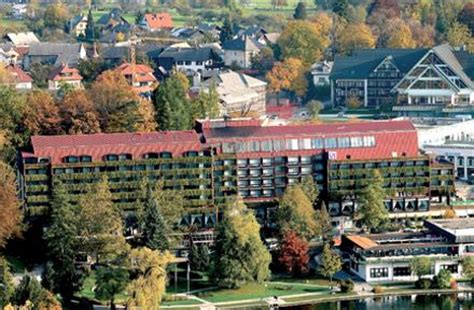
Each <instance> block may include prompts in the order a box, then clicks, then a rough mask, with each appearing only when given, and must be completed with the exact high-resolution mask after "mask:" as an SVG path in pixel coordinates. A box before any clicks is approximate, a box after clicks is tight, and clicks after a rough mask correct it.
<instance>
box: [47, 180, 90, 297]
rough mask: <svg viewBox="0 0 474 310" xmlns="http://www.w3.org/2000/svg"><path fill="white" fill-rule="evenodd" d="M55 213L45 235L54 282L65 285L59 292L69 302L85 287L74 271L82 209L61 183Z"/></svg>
mask: <svg viewBox="0 0 474 310" xmlns="http://www.w3.org/2000/svg"><path fill="white" fill-rule="evenodd" d="M51 210H52V215H51V225H50V227H49V228H48V230H47V231H46V233H45V238H46V244H47V248H48V255H49V260H50V261H51V262H52V265H53V266H52V267H53V269H54V273H53V278H52V280H51V282H52V283H61V285H57V287H55V291H56V292H58V293H60V294H61V296H62V297H63V298H64V299H65V300H68V299H69V298H71V297H72V295H73V294H74V293H75V292H77V291H78V290H79V288H80V287H81V285H82V278H81V276H80V275H79V274H78V273H77V272H76V269H75V267H74V260H75V257H76V253H77V251H78V250H79V243H78V239H77V235H78V226H79V225H80V223H79V222H78V220H77V215H78V209H77V208H76V207H75V206H73V205H72V204H71V202H70V197H69V195H68V193H67V191H66V188H65V187H64V185H63V184H62V183H61V182H59V181H58V182H55V183H54V186H53V197H52V201H51Z"/></svg>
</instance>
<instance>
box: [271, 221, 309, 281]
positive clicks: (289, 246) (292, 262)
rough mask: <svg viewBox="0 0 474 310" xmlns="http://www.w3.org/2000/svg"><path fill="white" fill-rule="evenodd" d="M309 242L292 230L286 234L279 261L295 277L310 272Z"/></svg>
mask: <svg viewBox="0 0 474 310" xmlns="http://www.w3.org/2000/svg"><path fill="white" fill-rule="evenodd" d="M308 250H309V246H308V242H306V241H305V240H303V239H301V238H300V237H298V234H297V233H296V232H294V231H292V230H288V231H286V232H285V235H284V237H283V242H282V245H281V249H280V253H279V257H278V261H279V262H280V264H282V265H283V267H284V268H285V270H286V271H287V272H289V273H292V274H294V275H301V274H303V273H305V272H307V271H308V262H309V255H308Z"/></svg>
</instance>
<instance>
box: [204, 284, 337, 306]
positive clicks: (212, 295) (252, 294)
mask: <svg viewBox="0 0 474 310" xmlns="http://www.w3.org/2000/svg"><path fill="white" fill-rule="evenodd" d="M328 291H329V290H328V288H327V287H326V286H307V285H302V284H299V283H293V284H274V283H268V286H267V288H265V285H264V284H257V283H252V284H247V285H244V286H242V287H240V288H238V289H220V290H216V291H211V292H205V293H202V294H199V295H198V296H199V298H202V299H204V300H206V301H209V302H212V303H219V302H228V301H239V300H242V301H243V300H247V299H259V298H267V297H270V296H287V295H297V294H308V293H323V292H328Z"/></svg>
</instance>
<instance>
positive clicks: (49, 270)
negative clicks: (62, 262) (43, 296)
mask: <svg viewBox="0 0 474 310" xmlns="http://www.w3.org/2000/svg"><path fill="white" fill-rule="evenodd" d="M54 277H55V275H54V265H53V263H52V262H47V263H46V265H45V266H44V270H43V273H42V275H41V286H42V287H44V288H45V289H47V290H48V291H53V290H54V289H55V287H54Z"/></svg>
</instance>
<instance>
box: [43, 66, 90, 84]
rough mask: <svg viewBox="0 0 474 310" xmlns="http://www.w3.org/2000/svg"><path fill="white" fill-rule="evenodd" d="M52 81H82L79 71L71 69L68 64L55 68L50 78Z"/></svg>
mask: <svg viewBox="0 0 474 310" xmlns="http://www.w3.org/2000/svg"><path fill="white" fill-rule="evenodd" d="M48 80H50V81H82V76H81V75H80V74H79V70H77V69H74V68H69V66H68V65H67V64H61V65H60V66H59V67H57V68H55V69H54V70H53V71H51V73H50V74H49V76H48Z"/></svg>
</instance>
